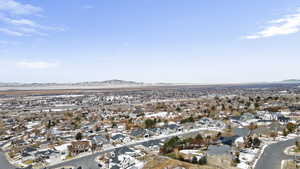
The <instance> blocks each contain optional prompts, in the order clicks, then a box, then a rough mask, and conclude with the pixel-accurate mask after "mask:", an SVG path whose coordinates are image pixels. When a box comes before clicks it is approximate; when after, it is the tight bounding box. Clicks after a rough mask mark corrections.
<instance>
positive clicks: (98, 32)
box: [0, 0, 300, 83]
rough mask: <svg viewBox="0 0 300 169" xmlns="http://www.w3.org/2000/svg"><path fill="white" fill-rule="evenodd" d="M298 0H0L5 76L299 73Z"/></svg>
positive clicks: (194, 78) (210, 78) (190, 78)
mask: <svg viewBox="0 0 300 169" xmlns="http://www.w3.org/2000/svg"><path fill="white" fill-rule="evenodd" d="M299 31H300V2H299V1H295V0H285V1H282V0H263V1H262V0H251V1H241V0H226V1H225V0H224V1H222V0H185V1H183V0H0V77H1V78H0V81H2V82H15V81H17V82H78V81H101V80H107V79H124V80H134V81H143V82H178V83H179V82H182V83H188V82H191V83H192V82H193V83H231V82H261V81H277V80H283V79H289V78H300V69H299V63H300V57H299V52H300V49H299V44H300V33H299Z"/></svg>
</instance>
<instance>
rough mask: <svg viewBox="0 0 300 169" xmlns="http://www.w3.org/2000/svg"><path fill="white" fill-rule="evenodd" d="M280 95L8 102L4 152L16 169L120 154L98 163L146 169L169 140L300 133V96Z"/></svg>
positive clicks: (177, 93)
mask: <svg viewBox="0 0 300 169" xmlns="http://www.w3.org/2000/svg"><path fill="white" fill-rule="evenodd" d="M278 90H282V88H280V89H278ZM278 90H274V89H272V90H271V89H270V90H267V89H257V88H251V89H248V88H246V89H243V88H218V87H217V88H196V87H195V88H192V87H191V88H168V89H152V90H150V89H149V90H138V91H116V92H112V91H107V92H106V93H105V92H100V93H96V94H95V93H83V94H76V95H75V94H70V95H43V96H41V95H39V96H5V97H4V96H3V97H2V96H1V97H0V106H1V109H0V116H1V120H0V126H1V128H0V145H2V149H4V150H5V151H6V152H8V157H9V158H8V160H9V161H10V162H11V163H13V164H15V165H17V166H29V165H41V166H47V165H53V164H56V163H60V162H63V161H66V160H69V159H74V158H78V157H80V156H84V155H88V154H91V153H96V152H99V151H104V150H108V149H111V150H112V149H113V150H114V151H112V152H109V153H107V154H105V155H104V156H103V157H102V158H101V160H99V164H101V166H102V168H103V166H105V167H106V168H130V167H132V168H141V167H142V166H143V163H144V162H143V161H142V160H139V158H140V157H142V156H144V155H146V154H149V153H153V152H156V153H158V152H159V149H160V147H161V146H162V144H163V141H164V140H165V139H154V138H165V137H167V136H174V135H181V134H183V133H188V132H191V131H201V130H203V131H204V130H210V131H218V132H223V131H225V130H227V129H229V128H248V127H249V126H251V125H252V124H255V125H256V126H259V127H256V128H253V129H251V133H250V134H256V136H257V137H259V136H261V135H268V134H270V133H272V132H274V131H275V130H276V132H277V133H278V132H282V131H283V130H284V129H285V127H286V125H287V124H288V123H293V124H295V125H296V128H297V129H298V128H299V126H298V124H299V121H298V120H300V108H299V107H300V106H299V105H300V104H299V103H300V99H299V97H298V95H296V94H295V93H292V91H289V92H284V93H283V92H278ZM293 92H295V91H293ZM147 120H150V122H151V124H150V125H149V126H147V125H146V121H147ZM266 133H268V134H266ZM246 135H249V131H247V133H246V134H244V135H242V136H240V135H239V137H237V136H232V137H226V138H225V137H224V138H220V140H219V142H217V144H225V143H227V142H241V138H240V137H245V136H246ZM146 140H148V141H146ZM237 140H239V141H237ZM243 140H244V142H245V140H246V139H243ZM126 145H135V147H134V148H128V147H127V146H126ZM120 147H121V148H120ZM178 153H179V154H182V155H183V156H184V157H185V158H186V160H187V161H191V162H193V161H197V162H199V161H201V160H202V159H203V157H205V156H206V155H207V154H203V153H199V152H198V151H194V150H181V151H179V152H178ZM208 154H209V153H208ZM250 154H251V153H250ZM194 157H195V158H194ZM105 167H104V168H105Z"/></svg>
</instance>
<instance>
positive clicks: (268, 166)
mask: <svg viewBox="0 0 300 169" xmlns="http://www.w3.org/2000/svg"><path fill="white" fill-rule="evenodd" d="M296 139H297V138H295V139H290V140H287V141H281V142H278V143H275V144H271V145H269V146H267V147H266V148H265V150H264V152H263V154H262V156H261V157H260V159H259V160H258V161H257V163H256V165H255V168H254V169H281V161H282V160H288V159H293V158H294V157H293V156H289V155H286V154H284V152H283V151H284V150H285V148H287V147H290V146H292V145H294V144H295V141H296Z"/></svg>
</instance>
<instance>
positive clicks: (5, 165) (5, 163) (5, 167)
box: [0, 151, 16, 169]
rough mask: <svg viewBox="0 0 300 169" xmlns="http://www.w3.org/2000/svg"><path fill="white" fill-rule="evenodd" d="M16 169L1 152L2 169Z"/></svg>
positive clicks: (0, 166)
mask: <svg viewBox="0 0 300 169" xmlns="http://www.w3.org/2000/svg"><path fill="white" fill-rule="evenodd" d="M15 168H16V167H15V166H13V165H11V164H10V163H9V162H8V161H7V160H6V157H5V155H4V153H3V152H2V151H0V169H15Z"/></svg>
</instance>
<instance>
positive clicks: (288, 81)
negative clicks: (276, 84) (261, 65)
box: [281, 79, 300, 83]
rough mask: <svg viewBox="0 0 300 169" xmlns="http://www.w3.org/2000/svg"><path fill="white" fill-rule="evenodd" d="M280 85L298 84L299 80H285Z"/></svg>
mask: <svg viewBox="0 0 300 169" xmlns="http://www.w3.org/2000/svg"><path fill="white" fill-rule="evenodd" d="M281 82H282V83H300V79H287V80H283V81H281Z"/></svg>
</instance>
